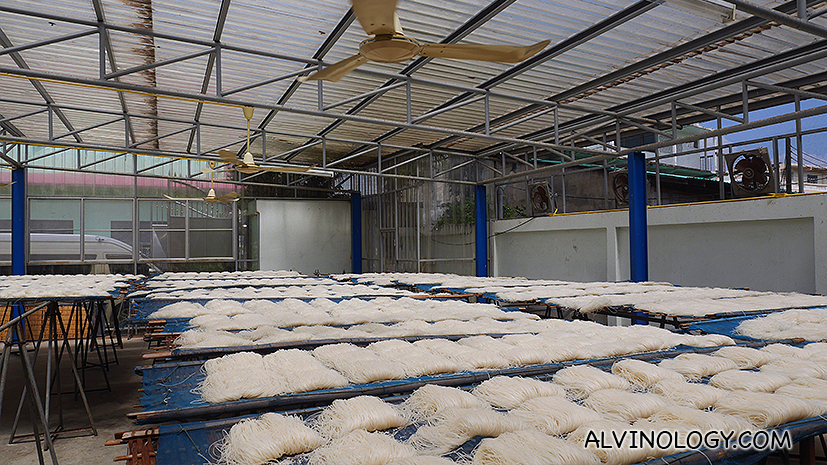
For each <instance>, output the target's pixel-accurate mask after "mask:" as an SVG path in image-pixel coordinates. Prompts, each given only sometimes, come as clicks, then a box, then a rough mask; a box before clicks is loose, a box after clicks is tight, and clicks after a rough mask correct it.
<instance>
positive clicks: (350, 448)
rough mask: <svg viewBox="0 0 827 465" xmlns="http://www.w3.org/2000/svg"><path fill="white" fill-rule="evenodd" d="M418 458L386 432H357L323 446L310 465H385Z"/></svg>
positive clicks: (408, 447)
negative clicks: (395, 461) (408, 458)
mask: <svg viewBox="0 0 827 465" xmlns="http://www.w3.org/2000/svg"><path fill="white" fill-rule="evenodd" d="M414 456H416V451H415V450H414V449H413V448H412V447H410V446H408V445H406V444H403V443H401V442H399V441H397V440H395V439H394V438H393V437H391V436H389V435H387V434H384V433H368V432H367V431H365V430H361V429H357V430H354V431H351V432H350V433H348V434H347V435H346V436H344V437H341V438H339V439H336V440H334V441H333V442H331V443H330V444H328V445H326V446H324V447H320V448H318V449H316V450H314V451H313V453H312V454H311V455H310V464H311V465H386V464H388V463H391V462H393V461H394V460H401V459H404V458H407V457H414Z"/></svg>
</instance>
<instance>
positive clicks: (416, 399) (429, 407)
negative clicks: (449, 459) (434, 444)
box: [402, 384, 488, 421]
mask: <svg viewBox="0 0 827 465" xmlns="http://www.w3.org/2000/svg"><path fill="white" fill-rule="evenodd" d="M402 406H403V408H404V409H405V411H406V412H407V413H408V415H410V416H411V417H412V419H414V420H418V421H421V420H430V419H433V418H436V417H437V416H439V415H440V414H441V413H442V412H443V411H445V410H448V409H452V408H483V407H488V403H486V402H484V401H482V400H480V399H479V398H477V397H475V396H474V395H472V394H471V393H470V392H467V391H463V390H461V389H457V388H453V387H446V386H438V385H436V384H426V385H425V386H422V387H421V388H419V389H417V390H416V391H414V393H413V394H411V395H410V396H409V397H408V398H407V399H406V400H405V402H404V403H403V405H402Z"/></svg>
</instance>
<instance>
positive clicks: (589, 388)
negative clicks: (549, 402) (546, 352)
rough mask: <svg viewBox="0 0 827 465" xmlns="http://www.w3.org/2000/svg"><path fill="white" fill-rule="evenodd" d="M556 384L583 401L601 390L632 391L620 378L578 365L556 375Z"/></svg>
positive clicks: (626, 382) (627, 383)
mask: <svg viewBox="0 0 827 465" xmlns="http://www.w3.org/2000/svg"><path fill="white" fill-rule="evenodd" d="M554 383H555V384H559V385H560V386H562V387H563V388H564V389H565V390H566V392H567V393H568V394H569V395H571V396H572V397H573V398H575V399H583V398H585V397H588V396H589V395H590V394H591V393H593V392H595V391H597V390H600V389H630V388H631V387H632V386H631V385H630V384H629V382H628V381H626V380H625V379H623V378H621V377H620V376H617V375H613V374H611V373H606V372H605V371H603V370H601V369H599V368H595V367H592V366H589V365H577V366H573V367H568V368H565V369H562V370H560V371H558V372H557V373H555V374H554Z"/></svg>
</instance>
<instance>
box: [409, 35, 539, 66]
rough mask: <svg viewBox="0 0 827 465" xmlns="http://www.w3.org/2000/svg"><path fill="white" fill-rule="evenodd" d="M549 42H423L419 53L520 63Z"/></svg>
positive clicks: (460, 58)
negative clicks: (488, 43) (477, 43)
mask: <svg viewBox="0 0 827 465" xmlns="http://www.w3.org/2000/svg"><path fill="white" fill-rule="evenodd" d="M549 43H550V41H548V40H544V41H542V42H537V43H536V44H534V45H527V46H525V47H519V46H514V45H474V44H422V50H420V51H419V55H420V56H423V57H433V58H455V59H459V60H477V61H496V62H500V63H519V62H521V61H523V60H526V59H528V58H531V57H532V56H534V55H535V54H536V53H537V52H539V51H540V50H542V49H544V48H546V46H547V45H548V44H549Z"/></svg>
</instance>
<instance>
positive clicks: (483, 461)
mask: <svg viewBox="0 0 827 465" xmlns="http://www.w3.org/2000/svg"><path fill="white" fill-rule="evenodd" d="M471 463H472V464H473V465H539V464H543V465H598V464H599V463H600V459H599V458H598V457H597V456H596V455H594V454H593V453H591V452H589V451H588V450H586V449H584V448H582V447H578V446H577V445H575V444H572V443H570V442H567V441H565V440H563V439H560V438H555V437H552V436H549V435H547V434H543V433H540V432H538V431H531V430H523V431H515V432H508V433H503V434H502V435H500V436H499V437H497V438H486V439H483V440H482V441H480V445H479V447H477V450H476V451H475V452H474V458H473V461H472V462H471Z"/></svg>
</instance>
